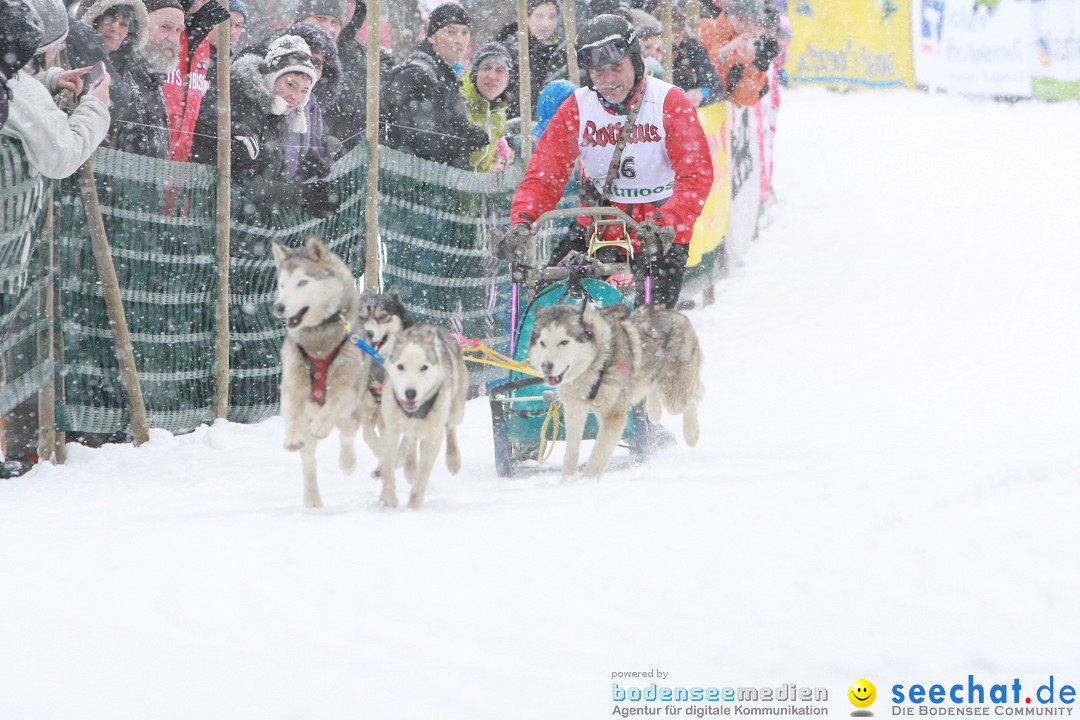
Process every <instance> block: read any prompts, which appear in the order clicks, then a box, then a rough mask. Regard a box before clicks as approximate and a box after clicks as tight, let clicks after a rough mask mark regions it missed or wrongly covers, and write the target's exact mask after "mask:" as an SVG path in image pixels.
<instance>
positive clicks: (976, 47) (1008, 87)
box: [911, 0, 1073, 97]
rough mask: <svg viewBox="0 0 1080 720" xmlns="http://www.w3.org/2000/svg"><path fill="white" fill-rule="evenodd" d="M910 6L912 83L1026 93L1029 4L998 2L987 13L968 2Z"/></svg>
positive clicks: (921, 0)
mask: <svg viewBox="0 0 1080 720" xmlns="http://www.w3.org/2000/svg"><path fill="white" fill-rule="evenodd" d="M1072 1H1073V0H1067V2H1072ZM911 2H912V6H911V9H912V13H911V33H912V47H913V50H914V53H913V55H914V60H915V81H916V82H917V83H918V84H920V85H926V86H928V87H931V88H941V89H943V90H949V91H951V92H959V93H966V94H970V95H1009V96H1015V97H1029V96H1030V95H1031V58H1032V55H1033V53H1032V48H1033V38H1032V18H1031V12H1032V10H1031V7H1032V3H1030V2H1028V1H1027V0H1001V2H1000V3H998V4H997V5H996V6H995V7H994V8H992V9H991V8H989V7H986V6H983V5H979V6H976V5H975V4H974V3H973V2H972V1H971V0H911Z"/></svg>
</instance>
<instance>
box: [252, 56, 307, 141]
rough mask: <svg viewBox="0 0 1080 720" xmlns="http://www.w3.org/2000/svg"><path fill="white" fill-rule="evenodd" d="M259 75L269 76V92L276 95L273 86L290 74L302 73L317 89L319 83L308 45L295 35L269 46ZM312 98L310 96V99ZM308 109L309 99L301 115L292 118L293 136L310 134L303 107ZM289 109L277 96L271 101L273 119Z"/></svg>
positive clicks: (301, 110) (301, 106)
mask: <svg viewBox="0 0 1080 720" xmlns="http://www.w3.org/2000/svg"><path fill="white" fill-rule="evenodd" d="M259 71H260V72H261V73H262V74H263V75H266V76H267V82H268V84H269V86H270V91H271V92H273V89H274V83H276V82H277V80H278V78H279V77H281V76H282V75H285V74H288V73H303V74H304V75H307V76H308V77H309V78H311V84H312V85H313V86H314V85H315V82H316V80H317V79H318V73H317V72H316V71H315V66H314V65H312V64H311V50H310V49H308V45H307V43H306V42H304V40H303V38H299V37H297V36H296V35H282V36H281V37H279V38H277V39H276V40H274V41H273V42H271V43H270V47H269V48H267V50H266V55H264V56H263V61H262V64H261V65H260V66H259ZM310 97H311V95H310V94H309V95H308V98H309V99H310ZM306 105H307V99H305V100H304V102H303V103H301V105H300V107H299V108H298V109H299V110H300V112H297V113H296V114H294V115H293V117H292V119H291V120H290V121H289V129H290V130H292V131H293V132H298V133H304V132H307V120H306V119H305V117H304V112H303V109H304V106H306ZM287 107H288V105H287V104H286V103H285V100H284V98H282V97H280V96H278V95H274V97H273V99H272V100H271V101H270V112H272V113H273V114H274V115H281V114H282V113H284V112H285V110H286V108H287Z"/></svg>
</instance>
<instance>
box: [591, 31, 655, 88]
mask: <svg viewBox="0 0 1080 720" xmlns="http://www.w3.org/2000/svg"><path fill="white" fill-rule="evenodd" d="M574 50H575V51H576V53H577V60H578V64H579V65H580V66H581V67H582V69H586V70H587V69H588V68H598V67H600V66H601V65H608V64H611V63H617V62H619V61H621V60H622V59H623V58H625V57H627V56H629V57H630V60H631V61H632V62H633V64H634V84H635V85H636V84H637V83H639V82H641V78H642V77H644V75H645V63H644V61H642V59H641V44H640V43H638V38H637V33H635V32H634V28H633V27H631V25H630V23H629V22H627V21H626V20H624V19H623V18H621V17H619V16H617V15H597V16H596V17H594V18H593V19H591V20H589V21H588V22H586V23H585V24H584V25H582V26H581V28H580V29H579V30H578V35H577V42H576V43H575V44H574ZM588 75H589V74H588V73H587V72H586V73H585V78H586V83H587V84H588V86H589V87H592V80H590V79H589V77H588Z"/></svg>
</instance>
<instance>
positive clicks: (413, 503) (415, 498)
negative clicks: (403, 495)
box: [409, 493, 424, 510]
mask: <svg viewBox="0 0 1080 720" xmlns="http://www.w3.org/2000/svg"><path fill="white" fill-rule="evenodd" d="M423 504H424V497H423V496H422V495H417V494H416V493H412V494H410V495H409V509H410V510H419V509H420V506H421V505H423Z"/></svg>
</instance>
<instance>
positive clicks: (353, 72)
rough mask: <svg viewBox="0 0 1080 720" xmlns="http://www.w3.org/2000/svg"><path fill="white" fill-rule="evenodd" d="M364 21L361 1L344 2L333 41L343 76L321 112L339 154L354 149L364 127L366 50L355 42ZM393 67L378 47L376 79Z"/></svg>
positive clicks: (365, 124)
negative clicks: (335, 95)
mask: <svg viewBox="0 0 1080 720" xmlns="http://www.w3.org/2000/svg"><path fill="white" fill-rule="evenodd" d="M366 18H367V5H366V4H365V3H364V2H363V0H359V1H358V0H347V2H346V3H345V27H343V28H342V30H341V36H340V37H338V40H337V44H338V59H340V61H341V67H342V73H343V83H342V88H341V94H340V95H339V96H338V100H337V103H335V105H334V107H333V108H332V109H330V110H329V111H328V112H327V113H325V115H326V119H327V126H328V128H329V131H330V134H331V135H333V136H334V137H336V138H337V139H338V140H340V141H341V146H342V149H341V152H343V153H344V152H348V151H349V150H351V149H352V148H354V147H356V145H357V144H358V143H359V142H360V140H361V139H362V138H363V137H364V131H365V129H366V128H367V98H368V95H367V48H366V47H364V45H363V43H361V42H360V41H359V40H357V39H356V33H357V32H359V30H360V28H361V26H362V25H363V24H364V20H365V19H366ZM393 65H394V61H393V57H392V56H391V55H390V53H389V51H387V50H384V49H382V48H379V66H380V68H379V74H380V77H388V76H389V74H390V70H391V68H392V67H393Z"/></svg>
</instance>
